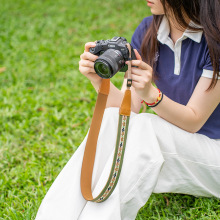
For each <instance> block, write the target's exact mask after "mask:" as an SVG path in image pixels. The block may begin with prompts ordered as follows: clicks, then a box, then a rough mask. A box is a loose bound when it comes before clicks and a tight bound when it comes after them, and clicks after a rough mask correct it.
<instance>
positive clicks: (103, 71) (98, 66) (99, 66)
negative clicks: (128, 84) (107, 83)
mask: <svg viewBox="0 0 220 220" xmlns="http://www.w3.org/2000/svg"><path fill="white" fill-rule="evenodd" d="M127 43H128V42H127V40H126V39H125V38H124V37H113V38H112V39H110V40H98V41H97V42H96V46H95V47H92V48H90V49H89V52H90V53H92V54H95V55H97V56H99V57H98V59H97V60H96V61H95V64H94V69H95V72H96V73H97V74H98V75H99V76H100V77H102V78H104V79H108V78H112V77H113V76H114V75H115V74H116V73H117V72H119V71H120V72H126V71H127V69H128V66H127V65H126V63H125V62H126V61H128V60H129V50H128V48H127V45H126V44H127ZM131 59H132V60H135V59H136V56H135V53H134V50H133V48H132V46H131Z"/></svg>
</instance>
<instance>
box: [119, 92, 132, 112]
mask: <svg viewBox="0 0 220 220" xmlns="http://www.w3.org/2000/svg"><path fill="white" fill-rule="evenodd" d="M119 114H120V115H125V116H130V114H131V90H130V89H127V90H126V91H125V94H124V98H123V101H122V104H121V108H120V113H119Z"/></svg>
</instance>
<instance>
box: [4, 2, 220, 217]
mask: <svg viewBox="0 0 220 220" xmlns="http://www.w3.org/2000/svg"><path fill="white" fill-rule="evenodd" d="M148 15H150V11H149V10H148V8H147V6H146V4H145V1H143V0H135V1H132V0H126V1H125V0H111V1H101V0H93V1H91V0H86V1H82V0H35V1H30V0H0V170H1V172H0V219H2V220H17V219H27V220H30V219H34V218H35V215H36V212H37V209H38V207H39V205H40V203H41V201H42V199H43V197H44V195H45V194H46V192H47V190H48V189H49V187H50V186H51V184H52V182H53V181H54V179H55V178H56V176H57V175H58V174H59V172H60V171H61V170H62V168H63V167H64V165H65V164H66V162H67V161H68V160H69V159H70V157H71V155H72V154H73V153H74V151H75V150H76V149H77V147H78V146H79V144H80V143H81V141H82V140H83V138H84V136H85V134H86V133H87V130H88V128H89V125H90V122H91V117H92V113H93V109H94V105H95V101H96V92H95V91H94V89H93V87H92V86H91V84H90V82H89V81H88V80H87V79H86V78H85V77H84V76H82V75H81V74H80V73H79V71H78V62H79V56H80V54H81V53H82V52H83V50H84V44H85V43H86V42H88V41H95V40H99V39H109V38H112V37H113V36H124V37H126V38H127V39H128V41H130V39H131V36H132V34H133V32H134V30H135V28H136V27H137V25H138V24H139V23H140V22H141V20H142V19H143V18H144V17H146V16H148ZM122 78H123V76H122V74H117V75H116V76H115V77H114V78H113V79H112V81H113V82H114V83H115V84H116V86H117V87H120V86H121V83H122ZM146 184H147V183H146ZM142 219H220V202H219V200H217V199H213V198H195V197H193V196H188V195H177V194H163V195H162V194H161V195H152V196H151V198H150V200H149V201H148V202H147V204H146V205H145V206H144V207H143V208H142V209H141V210H140V211H139V213H138V215H137V218H136V220H142Z"/></svg>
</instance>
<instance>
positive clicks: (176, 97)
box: [131, 16, 220, 139]
mask: <svg viewBox="0 0 220 220" xmlns="http://www.w3.org/2000/svg"><path fill="white" fill-rule="evenodd" d="M152 19H153V17H152V16H150V17H146V18H144V19H143V21H142V22H141V23H140V25H139V26H138V27H137V29H136V30H135V32H134V35H133V37H132V41H131V45H132V46H133V48H134V49H137V50H138V51H139V52H140V47H141V43H142V40H143V38H144V35H145V34H146V30H147V29H148V27H149V26H150V24H151V22H152ZM191 24H192V25H195V24H193V23H191ZM169 34H170V27H169V23H168V20H167V18H166V16H164V18H163V20H162V22H161V25H160V27H159V30H158V33H157V39H158V41H159V51H158V54H157V55H156V57H155V59H156V60H157V69H156V71H157V73H158V76H159V77H158V79H157V80H156V81H155V83H156V85H157V87H158V88H159V89H160V90H161V91H162V92H163V93H164V94H165V95H166V96H167V97H169V98H170V99H172V100H173V101H175V102H178V103H180V104H183V105H187V103H188V101H189V99H190V97H191V95H192V93H193V91H194V89H195V86H196V84H197V83H198V81H199V79H200V77H208V78H212V75H213V68H212V64H211V60H210V56H209V51H208V46H207V43H206V40H205V37H204V35H203V32H202V31H201V32H192V31H188V30H186V31H185V32H184V34H183V36H182V37H181V38H180V39H178V41H177V42H176V43H175V45H174V43H173V41H172V39H171V38H170V36H169ZM198 133H200V134H204V135H206V136H208V137H210V138H213V139H220V105H218V106H217V108H216V109H215V111H214V112H213V113H212V115H211V116H210V118H209V119H208V120H207V122H206V123H205V124H204V126H203V127H202V128H201V129H200V130H199V131H198Z"/></svg>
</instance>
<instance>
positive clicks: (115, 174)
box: [81, 44, 132, 203]
mask: <svg viewBox="0 0 220 220" xmlns="http://www.w3.org/2000/svg"><path fill="white" fill-rule="evenodd" d="M127 47H128V49H129V55H130V57H129V62H128V72H127V74H128V79H127V90H126V91H125V94H124V98H123V101H122V104H121V107H120V111H119V123H118V134H117V140H116V146H115V152H114V158H113V162H112V167H111V171H110V174H109V178H108V180H107V183H106V184H105V186H104V188H103V190H102V191H101V192H100V193H99V195H98V196H97V197H96V198H93V195H92V190H91V186H92V173H93V167H94V162H95V154H96V146H97V140H98V135H99V131H100V127H101V123H102V118H103V114H104V111H105V107H106V103H107V98H108V94H109V90H110V79H102V84H101V86H100V89H99V93H98V98H97V101H96V106H95V111H94V114H93V118H92V123H91V126H90V130H89V134H88V139H87V143H86V147H85V151H84V157H83V163H82V170H81V192H82V195H83V197H84V198H85V199H86V200H88V201H92V202H97V203H100V202H104V201H105V200H106V199H108V197H109V196H110V195H111V194H112V192H113V191H114V189H115V187H116V185H117V182H118V179H119V176H120V172H121V168H122V163H123V158H124V152H125V147H126V139H127V132H128V125H129V118H130V113H131V90H130V87H131V83H132V80H131V62H130V61H131V47H130V44H127ZM103 147H104V146H103Z"/></svg>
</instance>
